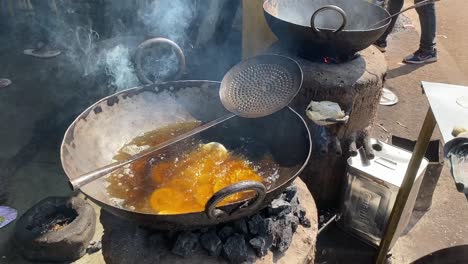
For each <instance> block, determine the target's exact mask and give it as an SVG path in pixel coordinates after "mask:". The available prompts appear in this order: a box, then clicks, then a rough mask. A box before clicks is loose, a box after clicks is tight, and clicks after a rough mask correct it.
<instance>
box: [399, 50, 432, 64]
mask: <svg viewBox="0 0 468 264" xmlns="http://www.w3.org/2000/svg"><path fill="white" fill-rule="evenodd" d="M436 61H437V50H436V49H433V50H429V51H427V50H421V49H419V50H417V51H416V52H415V53H413V54H412V55H409V56H408V57H406V58H404V59H403V62H404V63H409V64H423V63H430V62H436Z"/></svg>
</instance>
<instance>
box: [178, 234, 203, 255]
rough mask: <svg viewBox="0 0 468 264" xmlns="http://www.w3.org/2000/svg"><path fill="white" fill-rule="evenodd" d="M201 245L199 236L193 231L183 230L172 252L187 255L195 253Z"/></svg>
mask: <svg viewBox="0 0 468 264" xmlns="http://www.w3.org/2000/svg"><path fill="white" fill-rule="evenodd" d="M198 247H199V242H198V236H197V235H196V234H195V233H192V232H182V233H180V234H179V235H178V236H177V240H176V242H175V244H174V247H173V248H172V253H174V254H176V255H179V256H181V257H187V256H190V255H192V254H193V253H195V251H197V249H198Z"/></svg>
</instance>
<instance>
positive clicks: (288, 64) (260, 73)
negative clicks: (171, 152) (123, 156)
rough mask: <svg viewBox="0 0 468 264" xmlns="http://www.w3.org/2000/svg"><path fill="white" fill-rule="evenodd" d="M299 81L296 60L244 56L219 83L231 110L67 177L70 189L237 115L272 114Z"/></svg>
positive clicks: (292, 93)
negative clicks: (130, 152) (130, 154)
mask: <svg viewBox="0 0 468 264" xmlns="http://www.w3.org/2000/svg"><path fill="white" fill-rule="evenodd" d="M301 85H302V70H301V68H300V66H299V64H297V62H295V61H294V60H292V59H290V58H288V57H285V56H280V55H260V56H257V57H253V58H250V59H247V60H246V61H244V62H242V63H240V64H238V65H236V66H234V67H233V68H232V69H231V70H229V72H228V73H227V74H226V76H225V77H224V78H223V81H222V83H221V88H220V90H219V96H220V98H221V102H222V103H223V105H224V107H225V108H226V109H227V110H229V111H230V112H231V113H229V114H226V115H224V116H222V117H220V118H217V119H215V120H213V121H210V122H208V123H206V124H204V125H202V126H199V127H197V128H195V129H194V130H191V131H189V132H187V133H183V134H181V135H179V136H177V137H174V138H172V139H170V140H167V141H165V142H163V143H161V144H158V145H156V146H154V147H151V148H149V149H147V150H145V151H142V152H140V153H138V154H136V155H133V156H131V157H130V158H128V159H127V160H125V161H119V162H113V163H111V164H109V165H106V166H103V167H101V168H98V169H95V170H93V171H90V172H87V173H85V174H82V175H80V176H78V177H75V178H73V179H71V180H70V185H71V187H72V188H73V190H76V189H79V188H81V187H83V186H84V185H86V184H88V183H90V182H92V181H95V180H97V179H99V178H101V177H103V176H106V175H107V174H109V173H111V172H113V171H115V170H117V169H119V168H121V167H123V166H125V165H127V164H130V163H132V162H134V161H136V160H139V159H141V158H144V157H147V156H148V155H151V154H153V153H155V152H156V151H159V150H161V149H163V148H165V147H167V146H170V145H172V144H175V143H177V142H180V141H182V140H184V139H186V138H188V137H191V136H193V135H196V134H198V133H200V132H202V131H205V130H207V129H209V128H211V127H213V126H216V125H217V124H220V123H222V122H225V121H227V120H229V119H231V118H233V117H234V116H236V115H239V116H241V117H246V118H258V117H263V116H267V115H270V114H273V113H275V112H277V111H278V110H281V109H283V108H284V107H286V106H287V105H288V104H289V103H290V102H291V100H292V99H293V98H294V96H296V94H297V93H298V92H299V89H300V88H301Z"/></svg>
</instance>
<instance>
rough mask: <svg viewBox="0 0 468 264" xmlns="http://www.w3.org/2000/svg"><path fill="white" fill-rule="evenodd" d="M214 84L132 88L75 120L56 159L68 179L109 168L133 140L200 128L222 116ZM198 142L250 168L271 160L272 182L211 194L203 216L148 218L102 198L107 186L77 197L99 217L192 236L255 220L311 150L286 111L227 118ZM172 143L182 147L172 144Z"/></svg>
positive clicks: (299, 122)
mask: <svg viewBox="0 0 468 264" xmlns="http://www.w3.org/2000/svg"><path fill="white" fill-rule="evenodd" d="M219 87H220V83H219V82H212V81H175V82H166V83H161V84H154V85H148V86H143V87H136V88H132V89H129V90H125V91H122V92H119V93H116V94H114V95H111V96H109V97H106V98H104V99H102V100H100V101H98V102H97V103H95V104H94V105H92V106H91V107H89V108H88V109H87V110H85V111H84V112H83V113H82V114H80V115H79V116H78V118H77V119H76V120H75V121H74V122H73V123H72V124H71V125H70V127H69V128H68V130H67V132H66V133H65V137H64V140H63V143H62V146H61V160H62V166H63V168H64V171H65V173H66V175H67V176H68V178H69V179H73V178H74V177H77V176H79V175H81V174H83V173H85V172H87V171H91V170H93V169H96V168H98V167H101V166H104V165H106V164H109V163H111V162H112V159H113V156H114V155H115V154H116V153H117V152H118V151H119V149H120V148H121V147H122V146H123V145H124V144H125V143H128V142H129V141H131V140H132V139H133V138H135V137H137V136H139V135H142V134H143V133H145V132H148V131H153V130H156V129H158V128H161V127H164V126H167V125H170V124H174V123H178V122H189V121H194V120H199V121H201V122H202V123H205V122H209V121H211V120H214V119H216V118H218V117H220V116H222V115H225V114H227V110H226V109H225V108H224V107H223V106H222V104H221V101H220V99H219ZM197 137H199V139H200V140H202V141H203V142H219V143H221V144H223V145H224V146H225V147H226V148H227V149H229V150H231V151H234V152H241V153H243V154H244V155H246V158H247V159H248V160H249V161H252V162H255V161H256V160H257V159H260V158H261V157H262V156H263V155H264V154H266V153H270V154H271V155H272V156H273V158H274V161H275V162H276V163H277V164H278V165H279V166H280V169H279V178H278V179H277V180H276V181H275V182H274V183H273V184H272V186H271V187H270V188H269V189H266V190H265V186H263V184H260V183H256V182H240V183H238V184H234V185H231V186H228V187H226V188H225V189H222V190H220V191H219V192H217V193H215V194H214V195H213V197H212V198H211V199H210V200H209V201H208V203H207V205H206V207H205V211H204V212H197V213H186V214H177V215H158V214H148V213H143V212H138V211H131V210H127V209H124V208H122V207H120V206H118V205H117V204H116V203H114V202H113V201H112V199H111V197H109V195H108V194H107V192H106V187H105V186H106V179H105V178H103V179H99V180H97V181H95V182H92V183H90V184H88V185H86V186H84V187H83V188H82V189H81V191H82V192H83V193H84V194H85V195H86V196H88V197H89V198H90V199H91V200H93V201H94V202H96V203H97V204H98V205H99V206H101V207H102V208H103V209H104V210H106V211H108V212H110V213H112V214H114V215H116V216H118V217H122V218H125V219H127V220H130V221H134V222H136V223H138V224H141V225H144V226H148V227H151V228H155V229H193V228H200V227H203V226H210V225H215V224H218V223H221V222H226V221H231V220H235V219H238V218H241V217H244V216H247V215H251V214H254V213H255V212H257V211H258V210H260V209H262V208H263V207H265V206H266V205H267V204H269V202H270V201H271V200H272V199H274V198H276V197H277V196H278V195H279V194H280V193H282V192H283V190H284V189H285V188H286V187H287V186H288V185H289V184H290V183H291V182H292V181H293V180H294V179H295V178H296V177H297V176H298V175H299V173H300V172H301V171H302V169H303V168H304V166H305V165H306V164H307V162H308V160H309V157H310V153H311V150H312V145H311V140H310V132H309V130H308V128H307V126H306V124H305V121H304V120H303V119H302V117H301V116H300V115H299V114H298V113H296V112H295V111H294V110H292V109H291V108H289V107H287V108H284V109H282V110H280V111H278V112H277V113H275V114H273V115H270V116H267V117H263V118H255V119H247V118H241V117H234V118H232V119H231V120H229V121H226V122H224V123H222V124H220V125H218V126H216V127H213V128H211V129H209V130H207V131H205V132H203V133H201V134H199V135H197ZM178 144H184V142H179V143H178ZM242 190H254V191H255V192H256V193H257V195H256V197H255V198H252V199H250V200H248V201H240V202H238V203H235V204H231V205H227V206H223V207H216V204H217V202H218V201H219V200H220V199H222V197H225V196H226V195H229V194H232V193H235V192H239V191H242Z"/></svg>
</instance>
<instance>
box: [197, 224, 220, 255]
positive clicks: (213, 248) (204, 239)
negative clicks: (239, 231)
mask: <svg viewBox="0 0 468 264" xmlns="http://www.w3.org/2000/svg"><path fill="white" fill-rule="evenodd" d="M200 242H201V245H202V247H203V248H204V249H206V250H207V251H208V254H210V256H215V257H217V256H219V255H220V254H221V250H222V249H223V243H222V242H221V239H220V238H219V237H218V235H217V234H216V231H215V230H210V231H208V232H206V233H203V234H202V235H201V237H200Z"/></svg>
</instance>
